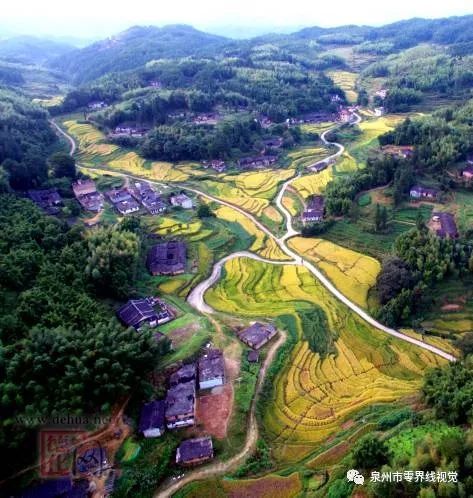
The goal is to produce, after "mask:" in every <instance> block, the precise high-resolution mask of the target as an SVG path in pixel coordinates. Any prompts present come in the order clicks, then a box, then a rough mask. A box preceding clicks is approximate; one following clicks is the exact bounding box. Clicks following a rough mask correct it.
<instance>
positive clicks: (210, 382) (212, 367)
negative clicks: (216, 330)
mask: <svg viewBox="0 0 473 498" xmlns="http://www.w3.org/2000/svg"><path fill="white" fill-rule="evenodd" d="M223 384H225V360H224V358H223V353H222V351H220V350H219V349H212V350H210V351H208V352H207V353H206V354H205V355H204V356H202V357H201V358H200V359H199V389H210V388H211V387H216V386H223Z"/></svg>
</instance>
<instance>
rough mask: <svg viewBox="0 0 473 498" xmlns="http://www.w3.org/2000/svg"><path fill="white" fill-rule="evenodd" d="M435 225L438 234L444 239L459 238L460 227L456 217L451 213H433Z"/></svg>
mask: <svg viewBox="0 0 473 498" xmlns="http://www.w3.org/2000/svg"><path fill="white" fill-rule="evenodd" d="M432 221H433V226H434V229H435V232H436V234H437V235H438V236H439V237H440V238H442V239H446V238H449V239H456V238H458V229H457V224H456V222H455V218H454V216H453V214H451V213H433V214H432Z"/></svg>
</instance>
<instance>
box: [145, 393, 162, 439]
mask: <svg viewBox="0 0 473 498" xmlns="http://www.w3.org/2000/svg"><path fill="white" fill-rule="evenodd" d="M165 407H166V403H165V402H164V400H155V401H151V402H149V403H146V405H144V406H143V408H142V410H141V416H140V424H139V431H140V432H141V433H143V436H144V437H146V438H148V437H159V436H162V435H163V434H164V431H165V429H166V424H165V420H164V414H165Z"/></svg>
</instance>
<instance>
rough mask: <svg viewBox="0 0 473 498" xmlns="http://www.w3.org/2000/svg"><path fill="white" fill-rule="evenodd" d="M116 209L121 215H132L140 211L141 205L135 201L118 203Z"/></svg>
mask: <svg viewBox="0 0 473 498" xmlns="http://www.w3.org/2000/svg"><path fill="white" fill-rule="evenodd" d="M115 207H116V208H117V211H118V212H119V213H120V214H131V213H136V212H137V211H139V210H140V205H139V204H138V203H137V202H136V201H135V199H130V200H129V201H120V202H117V203H116V204H115Z"/></svg>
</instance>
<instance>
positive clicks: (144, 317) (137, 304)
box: [117, 297, 173, 331]
mask: <svg viewBox="0 0 473 498" xmlns="http://www.w3.org/2000/svg"><path fill="white" fill-rule="evenodd" d="M117 315H118V318H119V319H120V320H121V322H123V323H124V324H125V325H126V326H127V327H134V328H135V329H136V330H138V331H139V330H141V329H142V328H143V327H144V326H148V327H151V328H154V327H157V326H158V325H161V324H163V323H166V322H169V321H171V320H172V319H173V316H172V314H171V312H170V311H169V309H168V307H167V305H166V303H165V302H164V301H162V300H161V299H158V298H154V297H145V298H143V299H130V300H129V301H128V302H127V303H126V304H124V305H123V306H121V307H120V308H119V309H118V311H117Z"/></svg>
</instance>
